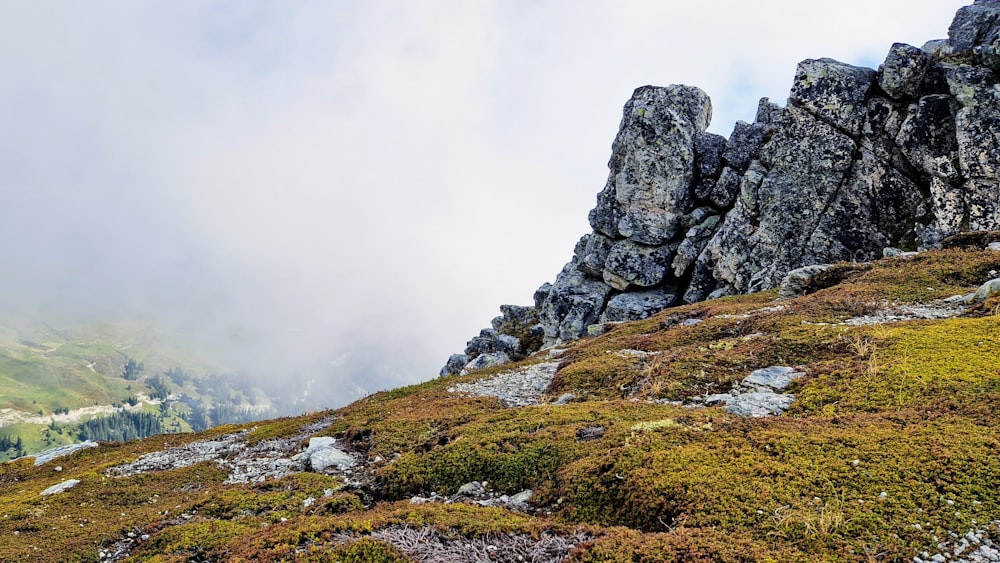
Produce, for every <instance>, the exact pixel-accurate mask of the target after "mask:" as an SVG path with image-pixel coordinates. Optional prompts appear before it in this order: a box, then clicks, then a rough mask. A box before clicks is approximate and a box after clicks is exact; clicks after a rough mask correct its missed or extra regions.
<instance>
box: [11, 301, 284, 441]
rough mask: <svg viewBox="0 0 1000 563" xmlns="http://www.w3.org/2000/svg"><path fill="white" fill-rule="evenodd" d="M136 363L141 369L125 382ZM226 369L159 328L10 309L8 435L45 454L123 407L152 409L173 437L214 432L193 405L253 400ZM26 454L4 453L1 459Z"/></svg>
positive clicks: (229, 403)
mask: <svg viewBox="0 0 1000 563" xmlns="http://www.w3.org/2000/svg"><path fill="white" fill-rule="evenodd" d="M129 361H131V362H133V363H134V365H135V366H136V368H137V369H136V370H135V372H134V373H132V374H129V375H128V377H126V374H125V369H126V364H127V363H128V362H129ZM138 368H141V369H138ZM223 369H224V368H222V366H220V365H219V364H217V363H215V362H213V361H212V360H210V359H209V354H207V353H205V352H204V351H200V350H197V348H196V347H195V346H194V345H193V344H192V343H190V342H185V339H184V337H183V336H182V335H180V334H178V333H177V332H176V331H167V330H163V329H159V328H157V327H156V326H154V325H152V324H151V323H145V322H120V321H119V322H107V323H103V324H97V323H88V324H83V323H70V322H64V323H62V324H59V325H56V324H49V323H46V322H42V321H40V320H38V319H37V318H32V317H27V316H24V315H16V314H9V313H8V314H5V315H4V317H3V325H2V326H0V436H4V437H7V438H9V439H10V440H11V441H14V440H16V439H17V438H20V439H21V443H22V445H23V450H22V452H28V453H31V452H37V451H40V450H42V449H45V448H48V447H52V446H56V445H60V444H68V443H73V442H77V441H79V440H81V439H83V438H85V437H86V435H85V433H82V432H81V428H82V424H84V423H86V422H87V421H88V420H93V419H96V418H100V417H108V416H111V415H113V414H114V413H116V412H124V411H128V412H132V413H138V412H149V413H154V414H156V416H157V417H158V418H159V419H160V420H161V425H162V427H163V431H167V432H179V431H190V430H191V429H192V427H196V428H197V427H204V426H210V425H211V424H212V423H211V421H209V422H206V421H205V420H204V417H203V416H202V420H200V421H199V420H195V419H194V418H193V415H200V414H201V413H199V412H193V411H197V408H194V409H193V408H192V405H191V403H192V402H204V403H205V404H206V405H208V404H209V403H211V404H222V405H225V406H232V407H234V408H236V407H239V406H240V405H244V406H246V403H247V401H249V400H250V399H251V397H250V395H254V393H253V390H251V389H249V388H244V387H245V386H240V385H238V384H237V382H235V381H230V380H227V379H226V378H224V377H220V376H215V375H214V374H215V373H219V372H222V373H224V372H223V371H222V370H223ZM178 370H180V371H178ZM171 375H173V377H171ZM164 393H169V394H170V396H171V400H169V401H165V400H164V397H162V396H161V395H163V394H164ZM182 396H183V397H187V398H188V400H186V401H182V400H180V399H181V398H183V397H182ZM252 398H253V399H256V397H252ZM164 402H166V403H169V404H166V405H163V404H162V403H164ZM272 412H273V411H272ZM227 416H228V417H229V418H228V419H231V418H232V417H233V416H236V415H235V414H233V413H227ZM258 418H259V416H258ZM20 453H21V452H18V451H17V450H15V449H9V450H6V451H0V460H6V459H11V458H13V457H16V456H17V455H19V454H20Z"/></svg>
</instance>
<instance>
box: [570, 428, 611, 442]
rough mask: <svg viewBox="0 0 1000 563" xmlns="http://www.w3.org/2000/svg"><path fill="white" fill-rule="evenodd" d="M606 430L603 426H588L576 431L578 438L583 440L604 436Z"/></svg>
mask: <svg viewBox="0 0 1000 563" xmlns="http://www.w3.org/2000/svg"><path fill="white" fill-rule="evenodd" d="M604 432H605V429H604V427H603V426H586V427H584V428H581V429H579V430H577V431H576V439H577V440H580V441H581V442H586V441H588V440H596V439H598V438H600V437H601V436H604Z"/></svg>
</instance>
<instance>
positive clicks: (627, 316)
mask: <svg viewBox="0 0 1000 563" xmlns="http://www.w3.org/2000/svg"><path fill="white" fill-rule="evenodd" d="M676 301H677V289H676V288H667V287H663V288H658V289H648V290H645V291H634V292H629V293H620V294H618V295H616V296H614V297H612V298H611V299H610V300H609V301H608V306H607V308H606V309H605V310H604V314H602V315H601V319H600V320H601V322H618V321H637V320H640V319H645V318H646V317H648V316H650V315H653V314H655V313H658V312H660V311H662V310H664V309H666V308H667V307H669V306H671V305H673V304H674V303H675V302H676Z"/></svg>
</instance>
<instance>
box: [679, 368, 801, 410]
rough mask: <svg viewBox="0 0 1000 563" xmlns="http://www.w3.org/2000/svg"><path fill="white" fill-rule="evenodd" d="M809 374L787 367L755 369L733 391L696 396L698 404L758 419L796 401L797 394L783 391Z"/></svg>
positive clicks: (783, 408) (696, 404) (695, 401)
mask: <svg viewBox="0 0 1000 563" xmlns="http://www.w3.org/2000/svg"><path fill="white" fill-rule="evenodd" d="M803 375H805V373H803V372H800V371H796V370H795V369H794V368H791V367H787V366H770V367H766V368H763V369H758V370H754V371H752V372H751V373H750V375H748V376H746V377H745V378H743V381H741V382H740V383H739V384H737V385H736V386H734V387H733V389H731V390H730V391H729V393H715V394H712V395H708V396H706V397H704V398H700V399H699V398H696V399H695V400H694V405H695V406H707V407H710V406H716V405H725V408H726V412H729V413H731V414H735V415H737V416H743V417H752V418H758V417H763V416H773V415H780V414H781V413H783V412H785V411H786V410H788V407H790V406H791V405H792V403H793V402H794V401H795V395H792V394H789V393H779V391H784V390H785V389H786V388H787V387H788V386H789V385H791V383H792V382H793V381H795V380H796V379H798V378H800V377H802V376H803Z"/></svg>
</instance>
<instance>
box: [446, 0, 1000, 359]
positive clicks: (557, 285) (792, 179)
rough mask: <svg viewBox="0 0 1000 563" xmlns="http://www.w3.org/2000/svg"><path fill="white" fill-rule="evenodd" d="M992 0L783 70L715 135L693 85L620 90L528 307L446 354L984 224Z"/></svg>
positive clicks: (530, 338) (486, 353)
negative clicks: (784, 96) (934, 26)
mask: <svg viewBox="0 0 1000 563" xmlns="http://www.w3.org/2000/svg"><path fill="white" fill-rule="evenodd" d="M998 72H1000V2H997V1H996V0H977V1H976V2H975V3H974V4H972V5H970V6H966V7H964V8H962V9H960V10H959V11H958V12H957V14H956V16H955V19H954V21H953V22H952V24H951V26H950V28H949V31H948V38H947V39H941V40H934V41H929V42H928V43H926V44H925V45H923V46H922V47H919V48H918V47H914V46H911V45H906V44H903V43H896V44H894V45H893V46H892V48H891V49H890V50H889V53H888V54H887V56H886V58H885V61H884V63H883V64H882V65H881V66H880V67H879V69H877V70H875V69H870V68H863V67H858V66H853V65H849V64H845V63H842V62H838V61H835V60H833V59H825V58H824V59H809V60H805V61H803V62H801V63H800V64H799V66H798V70H797V72H796V75H795V78H794V80H793V83H792V88H791V92H790V95H789V98H788V102H787V104H786V105H785V106H784V107H780V106H778V105H777V104H774V103H772V102H770V101H769V100H768V99H766V98H765V99H762V100H761V101H760V103H759V105H758V110H757V115H756V118H755V119H754V121H753V123H746V122H742V121H741V122H737V123H736V125H735V127H734V129H733V132H732V133H731V134H730V136H729V138H725V137H722V136H720V135H716V134H713V133H709V132H707V131H706V129H707V127H708V125H709V121H710V120H711V114H712V109H711V101H710V99H709V97H708V96H707V95H706V94H705V93H704V92H703V91H701V90H700V89H698V88H695V87H691V86H682V85H671V86H667V87H654V86H643V87H641V88H638V89H637V90H636V91H635V92H634V93H633V95H632V97H631V98H630V99H629V100H628V102H627V103H626V104H625V108H624V111H623V116H622V121H621V125H620V127H619V131H618V134H617V136H616V138H615V140H614V143H613V145H612V154H611V159H610V161H609V163H608V167H609V168H610V173H609V175H608V180H607V183H606V184H605V186H604V189H603V190H602V191H601V192H600V193H599V194H598V195H597V205H596V207H595V208H594V209H593V210H592V211H591V212H590V215H589V220H590V225H591V227H592V228H593V231H592V232H591V233H589V234H586V235H584V236H583V237H582V238H581V239H580V241H579V243H578V244H577V245H576V248H575V250H574V253H573V257H572V259H571V260H570V262H569V263H567V264H566V265H565V266H564V267H563V269H562V271H561V272H560V273H559V274H558V276H557V277H556V279H555V281H554V282H553V283H546V284H544V285H542V286H541V287H540V288H539V289H538V290H537V291H536V292H535V295H534V304H533V306H530V307H515V306H510V305H505V306H503V307H502V308H501V309H502V312H503V315H502V316H500V317H497V318H496V319H494V321H493V327H492V328H490V329H485V330H484V331H483V332H482V333H481V334H480V335H479V336H478V337H476V338H474V339H473V340H471V341H470V342H469V345H468V347H467V348H466V350H465V351H464V353H463V354H456V355H454V356H452V357H451V358H450V359H449V360H448V363H447V365H446V366H445V367H444V368H443V369H442V370H441V375H451V374H456V373H459V372H461V371H462V370H464V369H467V368H468V369H481V368H485V367H490V366H493V365H497V364H502V363H505V362H507V361H510V360H516V359H519V358H521V357H524V355H526V354H528V353H531V352H533V351H535V350H538V349H539V348H541V347H543V346H552V345H555V344H558V343H560V342H564V341H569V340H574V339H577V338H580V337H581V336H584V335H586V334H587V332H588V327H591V326H593V325H595V324H600V323H607V322H617V321H626V320H638V319H642V318H645V317H648V316H649V315H651V314H652V313H654V312H657V311H660V310H662V309H664V308H666V307H669V306H672V305H676V304H681V303H693V302H697V301H701V300H704V299H711V298H716V297H721V296H726V295H734V294H741V293H750V292H755V291H760V290H765V289H770V288H773V287H776V286H777V285H778V284H779V282H780V281H781V280H782V278H783V277H784V276H785V275H786V274H787V273H788V272H790V271H792V270H796V269H798V268H802V267H805V266H813V265H822V264H829V263H834V262H841V261H867V260H871V259H873V258H875V257H878V256H881V255H882V253H883V249H886V248H902V249H906V250H910V251H913V250H918V249H929V248H935V247H939V246H940V245H941V242H942V240H944V239H945V238H946V237H948V236H949V235H953V234H955V233H958V232H960V231H970V230H973V231H996V230H998V228H1000V135H998V134H997V132H996V131H997V130H998V128H997V124H998V123H1000V89H998V88H997V85H998V84H1000V78H998Z"/></svg>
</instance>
